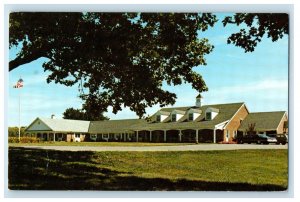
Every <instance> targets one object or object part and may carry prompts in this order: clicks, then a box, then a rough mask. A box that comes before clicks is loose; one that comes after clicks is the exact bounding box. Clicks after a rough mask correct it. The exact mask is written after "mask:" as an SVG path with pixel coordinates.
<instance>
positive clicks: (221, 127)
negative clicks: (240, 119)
mask: <svg viewBox="0 0 300 202" xmlns="http://www.w3.org/2000/svg"><path fill="white" fill-rule="evenodd" d="M228 121H229V120H227V121H223V122H222V123H218V124H217V125H215V128H214V129H216V130H223V129H224V128H225V127H224V126H225V125H226V124H227V123H228Z"/></svg>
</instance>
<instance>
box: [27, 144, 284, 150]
mask: <svg viewBox="0 0 300 202" xmlns="http://www.w3.org/2000/svg"><path fill="white" fill-rule="evenodd" d="M22 147H24V148H33V149H49V150H59V151H212V150H239V149H287V148H288V146H287V145H256V144H195V145H179V146H147V147H131V146H127V147H125V146H123V147H119V146H115V147H89V146H84V147H81V146H22Z"/></svg>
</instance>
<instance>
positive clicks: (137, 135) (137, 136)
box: [136, 130, 139, 142]
mask: <svg viewBox="0 0 300 202" xmlns="http://www.w3.org/2000/svg"><path fill="white" fill-rule="evenodd" d="M136 141H137V142H138V141H139V131H138V130H137V131H136Z"/></svg>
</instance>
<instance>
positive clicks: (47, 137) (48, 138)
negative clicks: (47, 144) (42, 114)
mask: <svg viewBox="0 0 300 202" xmlns="http://www.w3.org/2000/svg"><path fill="white" fill-rule="evenodd" d="M47 141H49V133H47Z"/></svg>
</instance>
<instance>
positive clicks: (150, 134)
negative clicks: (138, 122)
mask: <svg viewBox="0 0 300 202" xmlns="http://www.w3.org/2000/svg"><path fill="white" fill-rule="evenodd" d="M150 142H152V130H150Z"/></svg>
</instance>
